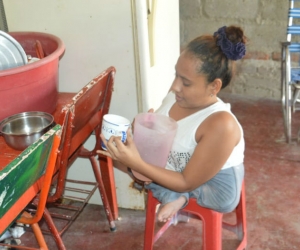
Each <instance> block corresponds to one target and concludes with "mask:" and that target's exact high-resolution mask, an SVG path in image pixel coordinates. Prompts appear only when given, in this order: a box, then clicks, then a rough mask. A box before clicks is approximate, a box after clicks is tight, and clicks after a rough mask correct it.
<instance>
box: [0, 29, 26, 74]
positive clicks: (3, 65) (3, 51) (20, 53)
mask: <svg viewBox="0 0 300 250" xmlns="http://www.w3.org/2000/svg"><path fill="white" fill-rule="evenodd" d="M27 62H28V61H27V56H26V53H25V51H24V49H23V48H22V46H21V45H20V44H19V42H17V41H16V40H15V39H14V38H13V37H12V36H10V35H9V34H7V33H6V32H4V31H1V30H0V70H4V69H10V68H14V67H18V66H23V65H25V64H27Z"/></svg>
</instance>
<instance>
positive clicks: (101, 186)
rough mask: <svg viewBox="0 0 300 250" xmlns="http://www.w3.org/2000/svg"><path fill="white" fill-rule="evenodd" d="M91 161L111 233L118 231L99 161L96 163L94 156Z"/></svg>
mask: <svg viewBox="0 0 300 250" xmlns="http://www.w3.org/2000/svg"><path fill="white" fill-rule="evenodd" d="M89 159H90V161H91V164H92V167H93V170H94V175H95V178H96V180H97V182H98V185H99V186H98V188H99V192H100V196H101V199H102V203H103V206H104V210H105V213H106V217H107V219H108V222H109V226H110V231H111V232H114V231H116V226H115V222H114V219H113V217H112V212H111V209H110V205H109V203H108V199H107V195H106V191H105V188H104V184H103V181H102V177H101V174H100V169H99V168H98V165H97V161H96V158H95V157H94V156H90V157H89Z"/></svg>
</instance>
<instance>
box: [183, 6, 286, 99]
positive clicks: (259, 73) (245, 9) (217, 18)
mask: <svg viewBox="0 0 300 250" xmlns="http://www.w3.org/2000/svg"><path fill="white" fill-rule="evenodd" d="M179 2H180V43H181V46H182V47H183V46H184V45H185V44H186V43H187V42H189V41H190V40H191V39H193V38H195V37H197V36H199V35H201V34H213V33H214V32H215V31H216V30H217V29H218V28H219V27H222V26H224V25H226V26H229V25H238V26H240V27H242V28H243V29H244V32H245V35H246V36H247V37H248V40H249V42H248V44H247V47H246V48H247V53H246V56H245V57H244V59H243V60H240V61H238V63H237V74H236V77H235V78H234V80H233V81H232V83H231V85H230V86H228V87H227V88H225V89H224V90H223V91H225V92H230V93H235V94H241V95H245V96H250V97H251V96H256V97H261V98H268V99H276V100H279V99H280V89H281V86H280V84H281V83H280V78H281V73H280V71H281V69H280V67H281V62H280V53H281V42H282V41H285V40H286V26H287V11H288V6H289V1H288V0H179Z"/></svg>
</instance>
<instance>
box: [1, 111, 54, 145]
mask: <svg viewBox="0 0 300 250" xmlns="http://www.w3.org/2000/svg"><path fill="white" fill-rule="evenodd" d="M53 125H54V118H53V116H52V115H51V114H48V113H45V112H39V111H33V112H23V113H20V114H16V115H12V116H10V117H7V118H5V119H4V120H2V121H1V123H0V134H2V136H3V137H4V139H5V142H6V143H7V144H8V145H9V146H10V147H12V148H14V149H17V150H24V149H25V148H27V147H28V146H29V145H31V144H32V143H34V142H35V141H37V140H38V139H39V138H40V137H41V136H42V135H43V134H45V133H46V132H47V131H48V130H49V129H50V128H51V127H52V126H53Z"/></svg>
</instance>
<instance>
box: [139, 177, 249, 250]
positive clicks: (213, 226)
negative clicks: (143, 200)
mask: <svg viewBox="0 0 300 250" xmlns="http://www.w3.org/2000/svg"><path fill="white" fill-rule="evenodd" d="M158 204H160V202H159V201H158V200H157V199H156V198H154V197H153V195H152V192H151V191H150V190H148V201H147V212H146V223H145V235H144V250H151V249H152V248H153V245H154V243H155V242H156V241H157V240H158V239H159V238H160V236H161V235H162V234H163V233H164V232H165V231H166V230H167V228H168V227H169V226H170V225H171V224H173V222H174V220H170V221H168V222H166V223H165V224H164V225H163V226H162V227H161V228H160V229H159V230H158V232H157V233H156V234H155V235H154V228H155V221H156V206H157V205H158ZM182 211H186V212H189V213H191V214H193V215H195V216H197V217H199V219H201V220H202V223H203V235H202V238H203V249H204V250H221V249H222V228H225V229H227V230H230V231H232V232H234V233H235V234H236V235H237V237H238V239H239V240H240V244H239V246H238V248H237V250H241V249H246V246H247V229H246V202H245V184H244V182H243V184H242V191H241V198H240V202H239V204H238V206H237V207H236V209H235V211H233V212H235V213H236V224H233V225H232V224H228V223H225V222H223V221H222V218H223V213H219V212H216V211H214V210H211V209H208V208H204V207H201V206H199V205H198V204H197V202H196V199H194V198H191V199H190V200H189V203H188V205H187V206H186V207H185V208H184V209H182Z"/></svg>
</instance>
